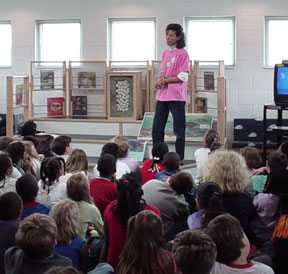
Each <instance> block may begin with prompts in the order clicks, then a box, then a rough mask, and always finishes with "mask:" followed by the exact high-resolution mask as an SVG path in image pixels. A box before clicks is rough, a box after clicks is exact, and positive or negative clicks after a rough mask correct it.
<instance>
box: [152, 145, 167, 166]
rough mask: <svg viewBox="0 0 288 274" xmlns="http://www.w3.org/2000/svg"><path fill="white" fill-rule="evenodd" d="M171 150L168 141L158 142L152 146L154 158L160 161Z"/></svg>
mask: <svg viewBox="0 0 288 274" xmlns="http://www.w3.org/2000/svg"><path fill="white" fill-rule="evenodd" d="M167 152H169V149H168V145H167V144H166V143H162V142H160V143H156V144H155V145H154V146H153V148H152V156H153V159H156V158H157V159H156V160H158V161H160V162H162V161H163V158H164V155H165V154H166V153H167Z"/></svg>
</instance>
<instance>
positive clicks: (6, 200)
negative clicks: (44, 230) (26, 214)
mask: <svg viewBox="0 0 288 274" xmlns="http://www.w3.org/2000/svg"><path fill="white" fill-rule="evenodd" d="M21 214H22V200H21V198H20V197H19V196H18V194H17V193H15V192H7V193H4V194H3V195H1V196H0V220H1V221H15V220H18V219H20V216H21Z"/></svg>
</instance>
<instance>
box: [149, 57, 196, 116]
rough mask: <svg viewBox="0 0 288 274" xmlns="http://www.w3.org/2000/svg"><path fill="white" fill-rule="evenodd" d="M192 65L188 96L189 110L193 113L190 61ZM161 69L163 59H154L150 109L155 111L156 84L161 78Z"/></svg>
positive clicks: (188, 82)
mask: <svg viewBox="0 0 288 274" xmlns="http://www.w3.org/2000/svg"><path fill="white" fill-rule="evenodd" d="M189 66H190V73H189V77H188V81H187V97H188V102H187V103H188V104H187V112H189V113H191V112H192V110H193V106H192V104H191V98H192V75H191V72H192V62H191V61H190V62H189ZM160 69H161V61H152V65H151V68H150V75H151V76H150V104H149V111H150V112H155V102H156V99H155V98H156V91H157V90H156V88H155V84H156V83H157V82H158V80H159V75H160Z"/></svg>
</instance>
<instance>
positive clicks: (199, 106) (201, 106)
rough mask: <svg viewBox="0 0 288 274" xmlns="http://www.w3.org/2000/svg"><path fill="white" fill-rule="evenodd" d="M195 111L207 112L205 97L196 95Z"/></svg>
mask: <svg viewBox="0 0 288 274" xmlns="http://www.w3.org/2000/svg"><path fill="white" fill-rule="evenodd" d="M195 100H196V113H207V98H205V97H196V99H195Z"/></svg>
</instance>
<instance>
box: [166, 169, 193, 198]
mask: <svg viewBox="0 0 288 274" xmlns="http://www.w3.org/2000/svg"><path fill="white" fill-rule="evenodd" d="M169 185H170V187H171V188H172V189H173V190H174V191H176V193H177V194H178V195H181V194H186V193H187V192H190V191H191V190H192V188H193V178H192V176H191V174H189V173H188V172H185V171H181V172H178V173H176V174H175V175H173V176H171V177H170V178H169Z"/></svg>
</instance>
